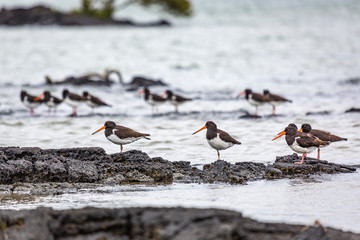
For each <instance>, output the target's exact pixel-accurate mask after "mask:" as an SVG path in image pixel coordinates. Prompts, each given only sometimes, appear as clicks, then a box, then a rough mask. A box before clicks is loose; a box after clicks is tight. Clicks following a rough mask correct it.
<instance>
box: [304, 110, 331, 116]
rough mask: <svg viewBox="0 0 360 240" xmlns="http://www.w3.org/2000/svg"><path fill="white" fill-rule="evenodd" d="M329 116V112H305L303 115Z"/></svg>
mask: <svg viewBox="0 0 360 240" xmlns="http://www.w3.org/2000/svg"><path fill="white" fill-rule="evenodd" d="M329 114H331V112H330V111H319V112H307V113H306V114H305V115H306V116H311V115H329Z"/></svg>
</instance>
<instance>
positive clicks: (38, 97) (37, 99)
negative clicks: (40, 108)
mask: <svg viewBox="0 0 360 240" xmlns="http://www.w3.org/2000/svg"><path fill="white" fill-rule="evenodd" d="M43 97H44V94H41V95H39V96H37V97H36V98H34V101H35V102H37V101H39V100H40V99H41V98H43Z"/></svg>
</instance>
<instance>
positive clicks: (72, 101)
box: [63, 89, 85, 116]
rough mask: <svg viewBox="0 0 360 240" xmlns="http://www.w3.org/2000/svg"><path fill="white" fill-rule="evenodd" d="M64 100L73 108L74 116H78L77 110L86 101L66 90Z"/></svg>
mask: <svg viewBox="0 0 360 240" xmlns="http://www.w3.org/2000/svg"><path fill="white" fill-rule="evenodd" d="M63 100H64V101H65V102H66V103H67V104H68V105H69V106H71V107H72V108H73V113H72V115H73V116H76V108H77V107H78V106H79V105H80V104H81V103H82V102H83V101H84V100H85V99H84V98H83V97H82V96H80V95H77V94H75V93H71V92H69V90H67V89H64V91H63Z"/></svg>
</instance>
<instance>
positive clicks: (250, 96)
mask: <svg viewBox="0 0 360 240" xmlns="http://www.w3.org/2000/svg"><path fill="white" fill-rule="evenodd" d="M243 95H245V98H246V100H247V101H248V102H249V103H250V105H253V106H255V108H256V112H255V114H254V115H255V116H258V106H261V105H263V104H265V103H269V102H270V99H269V98H268V97H266V96H264V95H262V94H260V93H254V92H253V91H252V90H251V89H248V88H247V89H245V91H243V92H241V93H240V94H239V95H238V96H237V98H239V97H241V96H243Z"/></svg>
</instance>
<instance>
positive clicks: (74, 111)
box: [72, 108, 76, 116]
mask: <svg viewBox="0 0 360 240" xmlns="http://www.w3.org/2000/svg"><path fill="white" fill-rule="evenodd" d="M72 115H73V116H76V108H73V114H72Z"/></svg>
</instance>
